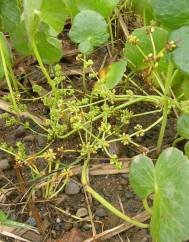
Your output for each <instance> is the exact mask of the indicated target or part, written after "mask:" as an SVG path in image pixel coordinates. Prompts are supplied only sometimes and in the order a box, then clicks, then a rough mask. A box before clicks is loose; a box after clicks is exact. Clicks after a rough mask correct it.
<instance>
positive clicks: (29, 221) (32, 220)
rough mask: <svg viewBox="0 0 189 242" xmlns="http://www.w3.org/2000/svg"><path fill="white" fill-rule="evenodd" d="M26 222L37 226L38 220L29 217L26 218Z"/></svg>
mask: <svg viewBox="0 0 189 242" xmlns="http://www.w3.org/2000/svg"><path fill="white" fill-rule="evenodd" d="M25 223H26V224H29V225H31V226H33V227H35V226H36V221H35V219H34V218H33V217H29V218H28V219H27V220H26V222H25Z"/></svg>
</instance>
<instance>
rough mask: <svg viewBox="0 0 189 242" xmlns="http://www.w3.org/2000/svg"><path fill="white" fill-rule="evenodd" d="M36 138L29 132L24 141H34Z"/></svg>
mask: <svg viewBox="0 0 189 242" xmlns="http://www.w3.org/2000/svg"><path fill="white" fill-rule="evenodd" d="M34 140H35V136H33V135H32V134H29V135H27V136H25V137H24V138H23V141H25V142H33V141H34Z"/></svg>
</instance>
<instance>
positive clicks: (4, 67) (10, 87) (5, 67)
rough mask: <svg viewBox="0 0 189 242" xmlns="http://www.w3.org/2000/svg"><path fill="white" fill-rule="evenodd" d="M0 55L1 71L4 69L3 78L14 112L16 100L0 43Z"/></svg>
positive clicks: (16, 109) (16, 108) (16, 107)
mask: <svg viewBox="0 0 189 242" xmlns="http://www.w3.org/2000/svg"><path fill="white" fill-rule="evenodd" d="M0 53H1V59H2V63H3V69H4V72H5V77H6V81H7V85H8V88H9V91H10V95H11V99H12V103H13V106H14V109H15V111H18V106H17V103H16V99H15V96H14V92H13V89H12V86H11V81H10V78H9V72H8V68H7V64H6V60H5V56H4V53H3V49H2V46H1V43H0Z"/></svg>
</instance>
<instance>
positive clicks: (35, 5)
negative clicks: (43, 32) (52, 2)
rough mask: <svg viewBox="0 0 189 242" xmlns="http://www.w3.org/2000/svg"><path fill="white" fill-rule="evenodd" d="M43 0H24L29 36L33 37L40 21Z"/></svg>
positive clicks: (24, 13) (24, 15) (24, 12)
mask: <svg viewBox="0 0 189 242" xmlns="http://www.w3.org/2000/svg"><path fill="white" fill-rule="evenodd" d="M41 3H42V0H38V1H36V0H30V1H28V0H24V11H23V17H24V20H25V21H24V22H25V25H26V30H27V32H28V36H29V38H31V37H33V36H34V35H35V34H36V32H37V29H38V26H39V22H40V8H41Z"/></svg>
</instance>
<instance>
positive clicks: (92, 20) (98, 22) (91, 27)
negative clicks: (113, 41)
mask: <svg viewBox="0 0 189 242" xmlns="http://www.w3.org/2000/svg"><path fill="white" fill-rule="evenodd" d="M69 36H70V38H71V40H72V41H73V42H75V43H78V44H81V45H80V46H82V47H83V46H85V45H86V46H87V48H86V50H84V48H82V49H80V51H81V52H82V53H84V54H89V53H90V52H91V51H92V49H93V48H94V47H98V46H100V45H102V44H104V43H105V42H106V41H107V40H108V33H107V24H106V21H105V20H104V18H103V17H102V16H101V15H100V14H99V13H97V12H95V11H92V10H83V11H81V12H80V13H79V14H77V15H76V16H75V18H74V20H73V24H72V28H71V30H70V33H69ZM86 41H87V42H86ZM83 42H84V44H82V43H83ZM88 42H90V44H91V48H90V51H89V49H88V47H89V43H88ZM86 43H87V44H86Z"/></svg>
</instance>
